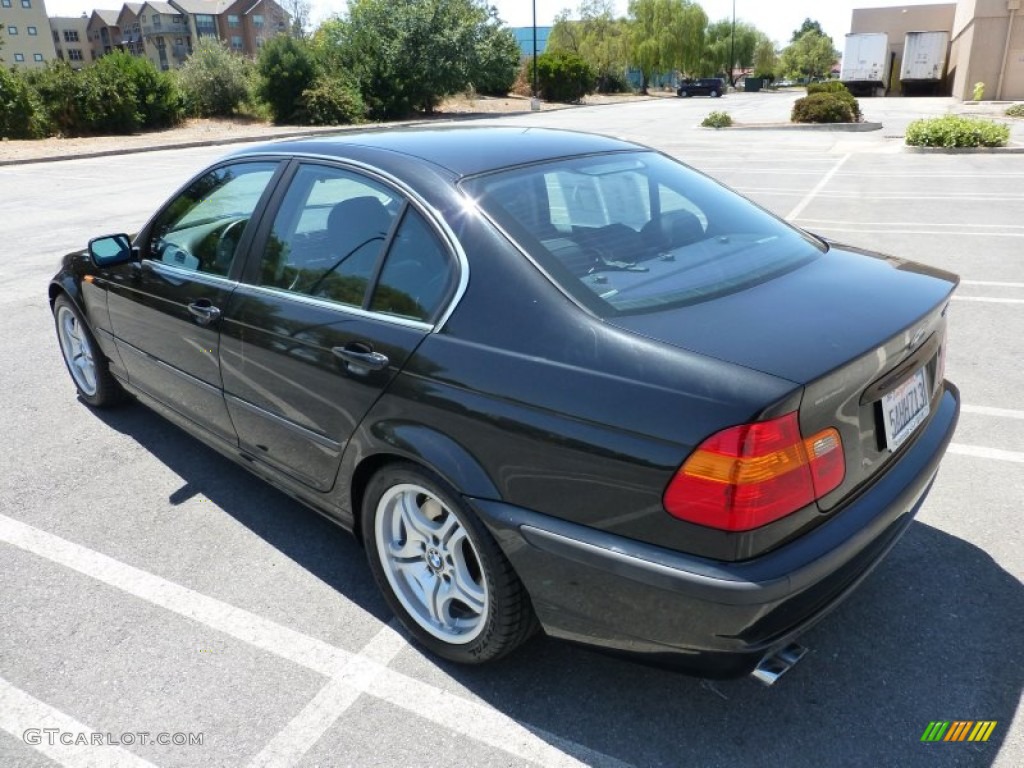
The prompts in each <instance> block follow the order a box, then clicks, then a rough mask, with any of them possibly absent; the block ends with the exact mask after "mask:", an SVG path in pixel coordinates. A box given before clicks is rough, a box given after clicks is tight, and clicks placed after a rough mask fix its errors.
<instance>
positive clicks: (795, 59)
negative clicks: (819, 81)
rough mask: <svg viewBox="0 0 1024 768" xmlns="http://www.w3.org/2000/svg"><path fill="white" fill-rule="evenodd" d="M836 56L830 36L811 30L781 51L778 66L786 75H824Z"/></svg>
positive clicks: (813, 76) (837, 54)
mask: <svg viewBox="0 0 1024 768" xmlns="http://www.w3.org/2000/svg"><path fill="white" fill-rule="evenodd" d="M838 56H839V52H838V51H837V50H836V49H835V46H833V45H832V38H831V37H829V36H828V35H822V34H819V33H818V32H815V31H814V30H811V31H809V32H805V33H804V34H803V35H801V36H800V38H799V39H797V41H796V42H794V43H791V44H790V45H789V46H788V47H787V48H786V50H784V51H783V52H782V59H781V61H780V67H781V68H782V70H783V72H784V73H785V74H786V76H787V77H805V78H816V77H824V76H826V75H827V74H828V73H829V72H830V71H831V69H832V65H833V64H834V63H835V61H836V59H837V58H838Z"/></svg>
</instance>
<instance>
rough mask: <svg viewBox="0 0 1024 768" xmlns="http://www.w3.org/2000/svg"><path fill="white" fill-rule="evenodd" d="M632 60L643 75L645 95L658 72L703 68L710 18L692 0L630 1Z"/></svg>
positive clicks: (642, 89) (690, 70)
mask: <svg viewBox="0 0 1024 768" xmlns="http://www.w3.org/2000/svg"><path fill="white" fill-rule="evenodd" d="M629 16H630V61H631V63H632V64H633V66H635V67H637V69H639V70H640V72H641V75H642V76H643V87H642V88H641V92H642V93H647V84H648V83H649V82H650V80H651V77H652V76H653V75H654V74H655V73H659V72H660V73H667V72H671V71H673V70H676V69H678V70H681V71H683V72H694V71H696V70H697V69H698V68H699V67H700V54H701V49H702V47H703V41H704V28H705V27H706V26H707V23H708V17H707V15H706V14H705V13H704V9H703V8H701V7H700V6H699V5H698V4H697V3H695V2H691V0H630V3H629Z"/></svg>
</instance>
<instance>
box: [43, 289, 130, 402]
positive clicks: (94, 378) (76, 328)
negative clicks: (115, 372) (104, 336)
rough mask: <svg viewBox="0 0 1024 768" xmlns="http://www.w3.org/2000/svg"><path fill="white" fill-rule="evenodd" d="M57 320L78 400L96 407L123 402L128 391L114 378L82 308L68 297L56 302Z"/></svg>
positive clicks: (63, 353)
mask: <svg viewBox="0 0 1024 768" xmlns="http://www.w3.org/2000/svg"><path fill="white" fill-rule="evenodd" d="M53 319H54V322H55V323H56V324H57V340H58V341H59V342H60V351H61V354H62V355H63V357H64V364H65V365H66V366H67V368H68V373H70V374H71V380H72V381H74V383H75V388H76V389H77V390H78V396H79V397H80V398H82V400H84V401H85V402H87V403H88V404H89V405H92V406H95V407H104V406H108V405H114V404H115V403H118V402H120V401H121V400H122V399H123V398H124V390H122V389H121V385H120V384H118V383H117V380H116V379H115V378H114V377H113V376H111V374H110V368H109V367H108V365H107V359H106V358H105V357H104V356H103V353H102V352H101V351H100V348H99V345H97V343H96V338H95V337H94V336H93V335H92V332H91V331H90V330H89V326H88V325H87V324H86V322H85V319H84V318H83V317H82V314H81V313H80V312H79V311H78V307H76V306H75V305H74V303H73V302H72V301H71V300H70V299H69V298H68V297H67V296H66V295H64V294H61V295H60V296H58V297H57V299H56V300H55V301H54V302H53Z"/></svg>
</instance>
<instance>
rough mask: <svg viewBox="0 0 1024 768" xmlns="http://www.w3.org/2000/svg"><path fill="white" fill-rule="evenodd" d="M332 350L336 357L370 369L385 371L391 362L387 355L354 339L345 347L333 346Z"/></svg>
mask: <svg viewBox="0 0 1024 768" xmlns="http://www.w3.org/2000/svg"><path fill="white" fill-rule="evenodd" d="M331 352H332V353H333V354H334V356H335V357H340V358H341V359H342V360H344V361H345V362H346V363H351V364H352V365H356V366H359V367H360V368H366V369H367V370H370V371H383V370H384V369H385V368H387V367H388V365H390V364H391V361H390V360H388V356H387V355H382V354H381V353H380V352H374V351H373V349H372V348H371V347H370V346H369V345H367V344H364V343H362V342H361V341H353V342H351V343H349V344H346V345H345V346H343V347H332V348H331Z"/></svg>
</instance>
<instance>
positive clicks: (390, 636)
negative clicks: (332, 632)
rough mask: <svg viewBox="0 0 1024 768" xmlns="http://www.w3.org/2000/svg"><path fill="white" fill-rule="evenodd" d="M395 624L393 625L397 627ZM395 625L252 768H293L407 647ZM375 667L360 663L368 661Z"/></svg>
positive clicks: (387, 627) (347, 666) (315, 699)
mask: <svg viewBox="0 0 1024 768" xmlns="http://www.w3.org/2000/svg"><path fill="white" fill-rule="evenodd" d="M396 623H397V622H395V621H394V620H392V623H391V624H392V625H394V624H396ZM392 625H388V624H385V625H384V627H383V628H382V629H381V630H380V631H379V632H378V633H377V634H376V635H374V636H373V639H372V640H370V642H369V643H367V644H366V645H365V646H364V647H363V649H362V650H361V651H360V652H359V655H358V656H353V657H352V658H351V659H349V661H348V662H346V663H345V666H344V669H343V670H342V672H341V674H340V675H339V676H336V677H334V678H333V679H331V680H330V681H329V682H328V683H327V685H325V686H324V687H323V688H322V689H320V692H319V693H317V695H316V696H314V697H313V698H312V699H311V700H310V702H309V703H308V704H307V705H306V706H305V707H303V708H302V711H301V712H299V713H298V714H297V715H296V716H295V717H294V718H292V720H291V722H289V723H288V725H286V726H285V727H284V728H283V729H282V730H281V732H280V733H278V734H277V735H276V736H275V737H274V738H273V739H271V740H270V742H269V743H268V744H267V745H266V746H265V747H264V748H263V749H262V750H261V751H260V753H259V754H258V755H256V757H254V758H253V759H252V761H251V762H250V763H249V768H290V767H291V766H293V765H295V764H296V763H298V762H299V761H300V760H301V759H302V756H303V755H305V754H306V752H308V751H309V750H310V749H312V748H313V745H314V744H316V743H317V742H318V741H319V740H320V738H321V737H322V736H323V735H324V734H325V733H326V732H327V731H328V730H329V729H330V728H331V726H333V725H334V724H335V723H336V722H338V720H339V719H340V718H341V716H342V715H343V714H345V712H346V710H348V708H349V707H351V706H352V705H353V704H354V703H355V701H356V699H358V698H359V696H360V694H362V693H363V691H365V690H366V689H367V687H368V686H369V684H370V681H371V679H372V678H373V676H374V675H375V674H376V672H377V667H376V665H375V664H380V665H383V666H385V667H386V666H387V665H388V664H390V663H391V662H392V661H393V660H394V658H395V656H397V655H398V654H399V653H401V651H402V649H404V648H407V647H408V643H407V642H406V640H405V638H404V637H402V636H401V635H400V634H399V633H398V632H397V631H396V630H395V628H394V627H393V626H392ZM367 660H369V661H371V662H375V664H366V663H360V662H365V661H367Z"/></svg>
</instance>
